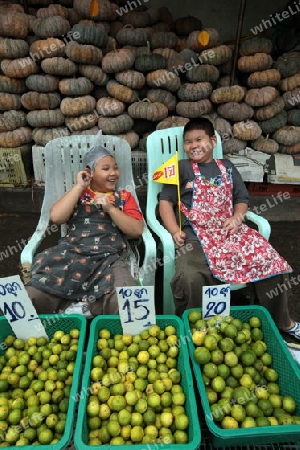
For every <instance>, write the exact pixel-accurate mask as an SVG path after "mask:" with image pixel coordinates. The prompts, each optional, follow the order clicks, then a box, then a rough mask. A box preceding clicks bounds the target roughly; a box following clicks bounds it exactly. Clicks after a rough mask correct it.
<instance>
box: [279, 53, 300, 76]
mask: <svg viewBox="0 0 300 450" xmlns="http://www.w3.org/2000/svg"><path fill="white" fill-rule="evenodd" d="M273 67H274V68H275V69H277V70H279V72H280V73H281V76H282V78H287V77H291V76H292V75H295V74H296V73H297V72H299V71H300V54H299V52H296V51H295V52H293V51H292V52H288V53H283V55H281V56H279V57H278V58H277V60H276V61H274V65H273Z"/></svg>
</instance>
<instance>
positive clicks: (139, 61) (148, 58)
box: [134, 52, 167, 72]
mask: <svg viewBox="0 0 300 450" xmlns="http://www.w3.org/2000/svg"><path fill="white" fill-rule="evenodd" d="M166 66H167V60H166V59H165V58H164V57H163V56H162V55H160V54H159V53H150V52H148V54H144V55H140V56H138V57H137V58H136V59H135V62H134V68H135V69H136V70H137V71H138V72H152V71H154V70H161V69H165V67H166Z"/></svg>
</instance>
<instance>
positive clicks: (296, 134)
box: [272, 125, 300, 145]
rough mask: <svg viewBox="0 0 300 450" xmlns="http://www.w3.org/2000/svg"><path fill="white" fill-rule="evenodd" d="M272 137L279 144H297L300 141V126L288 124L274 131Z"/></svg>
mask: <svg viewBox="0 0 300 450" xmlns="http://www.w3.org/2000/svg"><path fill="white" fill-rule="evenodd" d="M272 138H273V139H275V141H277V142H278V143H279V144H283V145H295V144H299V142H300V127H293V126H290V125H286V126H285V127H282V128H280V129H279V130H277V131H275V133H273V135H272Z"/></svg>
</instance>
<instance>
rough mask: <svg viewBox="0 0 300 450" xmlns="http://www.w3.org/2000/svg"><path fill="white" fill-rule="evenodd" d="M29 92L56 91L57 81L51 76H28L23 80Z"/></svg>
mask: <svg viewBox="0 0 300 450" xmlns="http://www.w3.org/2000/svg"><path fill="white" fill-rule="evenodd" d="M25 84H26V87H27V89H28V90H29V91H37V92H53V91H57V90H58V84H59V79H58V78H57V77H54V76H53V75H47V74H45V73H44V74H35V75H29V77H27V78H26V80H25Z"/></svg>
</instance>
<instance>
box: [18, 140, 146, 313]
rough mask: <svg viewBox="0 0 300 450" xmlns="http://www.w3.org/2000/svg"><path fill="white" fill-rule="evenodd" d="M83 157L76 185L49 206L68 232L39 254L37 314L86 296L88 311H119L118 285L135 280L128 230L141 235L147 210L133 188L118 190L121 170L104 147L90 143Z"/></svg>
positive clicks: (32, 284)
mask: <svg viewBox="0 0 300 450" xmlns="http://www.w3.org/2000/svg"><path fill="white" fill-rule="evenodd" d="M83 163H84V167H85V169H84V170H82V171H80V172H79V173H78V175H77V183H76V185H75V186H73V187H72V189H70V190H69V191H68V192H67V193H66V194H65V195H64V196H63V197H62V198H61V199H59V200H58V201H57V202H56V203H55V204H54V205H53V206H52V208H51V212H50V218H51V220H52V221H53V222H54V223H55V224H57V225H61V224H63V223H65V222H67V225H68V233H67V235H66V236H65V237H63V238H61V239H60V241H59V242H58V245H56V246H54V247H51V248H48V249H47V250H45V251H44V252H42V253H39V254H38V255H36V257H35V259H34V263H33V265H32V270H31V279H30V281H29V282H28V284H27V285H26V289H27V292H28V295H29V297H30V298H31V300H32V302H33V304H34V306H35V308H36V310H37V313H38V314H49V313H50V314H51V313H57V312H64V311H66V310H67V308H69V307H70V306H71V305H72V304H73V303H74V301H75V302H85V308H84V310H85V311H86V315H87V316H89V315H91V316H96V315H100V314H118V299H117V293H116V289H115V287H116V286H120V287H121V286H132V285H135V284H136V282H135V280H134V279H133V277H132V276H131V274H130V271H129V266H128V263H127V262H126V257H127V250H126V248H127V246H126V241H125V238H124V236H125V235H126V236H128V237H131V238H137V237H139V236H141V234H142V232H143V227H144V222H143V216H142V213H141V211H140V209H139V207H138V205H137V203H136V201H135V199H134V197H133V196H132V195H131V193H130V192H128V191H126V190H119V191H117V190H116V184H117V182H118V180H119V178H120V172H119V169H118V166H117V163H116V161H115V158H114V156H113V155H112V154H111V153H110V152H109V151H108V150H107V149H106V148H105V147H103V146H102V145H96V146H95V147H93V148H91V150H89V151H88V152H87V153H86V155H85V157H84V161H83ZM53 175H54V176H55V174H53Z"/></svg>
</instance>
